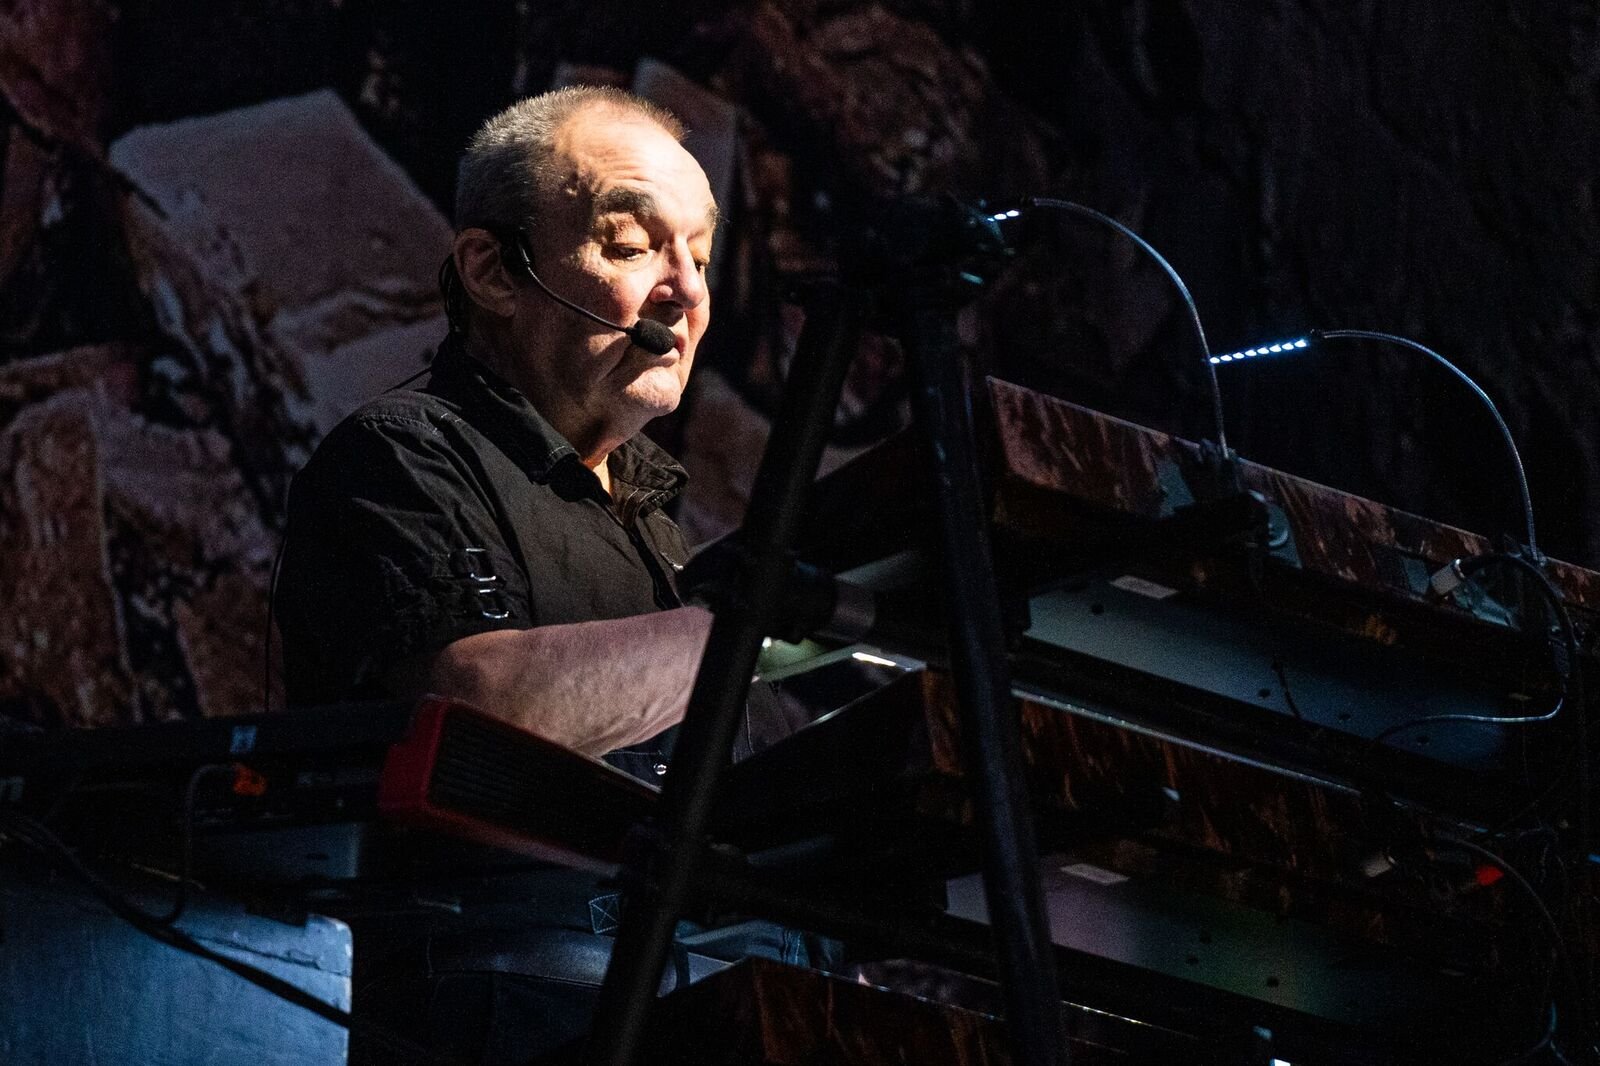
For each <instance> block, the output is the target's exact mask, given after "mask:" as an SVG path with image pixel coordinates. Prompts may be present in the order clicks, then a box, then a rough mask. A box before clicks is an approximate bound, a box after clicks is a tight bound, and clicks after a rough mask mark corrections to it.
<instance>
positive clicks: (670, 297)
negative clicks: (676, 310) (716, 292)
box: [650, 247, 709, 311]
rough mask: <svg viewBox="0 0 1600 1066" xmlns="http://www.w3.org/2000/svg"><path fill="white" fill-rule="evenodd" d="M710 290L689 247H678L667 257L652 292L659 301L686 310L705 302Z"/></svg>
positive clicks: (652, 297)
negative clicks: (659, 278)
mask: <svg viewBox="0 0 1600 1066" xmlns="http://www.w3.org/2000/svg"><path fill="white" fill-rule="evenodd" d="M708 295H709V291H708V289H707V288H706V276H705V274H704V273H703V272H702V271H701V270H700V266H699V264H698V263H696V262H695V258H694V255H693V254H691V253H690V252H689V250H688V249H687V248H681V247H680V248H676V249H674V250H673V251H672V252H671V254H670V255H668V256H667V257H666V267H665V269H664V270H663V272H662V277H661V280H660V281H658V282H657V283H656V287H655V289H654V290H652V291H651V293H650V298H651V299H652V300H654V301H655V302H657V303H675V304H677V305H678V306H680V307H682V308H683V309H684V310H685V311H689V310H693V309H694V308H696V307H699V306H700V305H701V304H702V303H704V302H705V300H706V297H707V296H708Z"/></svg>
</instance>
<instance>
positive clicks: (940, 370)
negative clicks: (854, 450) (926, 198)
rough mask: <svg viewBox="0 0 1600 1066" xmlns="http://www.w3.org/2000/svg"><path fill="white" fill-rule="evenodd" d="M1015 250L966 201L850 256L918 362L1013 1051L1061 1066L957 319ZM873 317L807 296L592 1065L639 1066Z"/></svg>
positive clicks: (932, 209) (897, 212)
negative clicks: (862, 331)
mask: <svg viewBox="0 0 1600 1066" xmlns="http://www.w3.org/2000/svg"><path fill="white" fill-rule="evenodd" d="M1003 250H1004V245H1003V242H1002V241H1001V240H1000V235H999V231H998V229H997V228H996V227H995V225H994V223H993V222H992V221H990V220H988V219H986V218H985V217H984V216H982V215H979V214H978V213H977V212H975V211H973V210H972V209H970V208H964V207H962V206H961V205H959V204H956V203H954V202H945V203H940V204H928V203H922V204H902V205H900V206H898V207H897V208H896V209H894V210H892V211H890V212H886V213H885V214H884V216H883V222H882V225H881V227H879V228H877V229H876V230H875V231H874V232H870V233H869V234H868V236H867V238H866V241H865V244H864V247H863V248H861V249H860V250H859V251H858V252H857V253H856V254H853V255H851V256H849V257H847V261H852V262H861V263H864V264H866V266H865V273H866V283H867V284H866V286H865V288H867V289H868V290H874V289H881V290H883V291H885V292H893V293H895V294H897V298H896V299H894V300H892V301H888V306H887V307H886V310H888V311H889V313H890V315H891V319H892V324H893V325H894V327H895V328H896V329H897V331H898V332H899V333H900V335H901V339H902V342H903V343H904V345H905V348H906V350H907V354H908V356H909V357H910V362H911V365H912V372H913V381H914V389H913V395H914V401H913V406H914V410H915V413H916V421H917V423H918V426H919V428H920V431H921V434H922V437H923V441H924V449H923V451H924V456H925V458H926V460H927V464H928V472H929V475H930V478H931V488H932V492H933V495H934V498H935V503H936V506H937V510H938V530H937V536H936V537H935V538H934V539H935V541H936V544H937V549H938V558H939V561H940V563H941V569H942V572H943V575H944V580H945V599H946V603H945V607H946V615H947V618H948V619H949V633H950V637H949V639H950V648H951V658H950V661H951V670H952V673H953V674H954V677H955V682H956V689H957V693H958V695H959V705H960V710H959V713H960V720H961V729H962V737H963V742H964V744H965V752H964V755H965V758H966V760H967V763H968V766H969V767H970V769H971V773H970V775H969V776H970V778H971V780H973V781H974V782H975V784H974V793H975V794H974V797H973V799H974V806H975V808H976V811H977V819H978V826H979V830H980V833H981V836H982V840H983V865H984V888H985V893H986V895H987V897H988V903H989V914H990V922H991V926H992V930H993V937H994V943H995V948H996V955H997V961H998V964H999V965H998V968H999V971H1000V974H1001V987H1002V992H1003V996H1004V1002H1005V1008H1006V1019H1007V1027H1006V1028H1007V1035H1008V1037H1009V1040H1010V1043H1011V1046H1012V1051H1013V1061H1014V1062H1016V1063H1018V1064H1019V1066H1056V1064H1058V1063H1059V1064H1061V1066H1065V1064H1066V1062H1067V1055H1068V1050H1067V1043H1066V1039H1065V1033H1064V1030H1063V1026H1062V1014H1061V1001H1060V995H1059V992H1058V988H1057V982H1056V975H1055V963H1054V957H1053V946H1052V944H1051V941H1050V937H1049V929H1048V925H1047V922H1046V920H1045V912H1044V902H1043V895H1042V893H1041V890H1040V883H1039V857H1038V852H1037V846H1036V844H1035V838H1034V834H1033V825H1032V814H1031V811H1030V809H1029V807H1028V805H1027V802H1026V797H1025V795H1024V792H1023V784H1022V773H1021V770H1022V757H1021V741H1020V736H1019V732H1020V721H1019V717H1018V712H1017V710H1016V706H1015V704H1014V702H1013V701H1012V698H1011V684H1010V675H1009V669H1008V664H1007V659H1006V640H1005V629H1004V625H1003V623H1002V614H1001V607H1000V598H999V593H998V591H997V589H996V587H995V580H994V566H993V559H992V554H991V552H990V547H989V538H988V527H987V522H986V520H985V515H984V508H983V506H982V497H981V490H980V484H981V482H980V473H979V468H978V456H977V448H976V446H975V444H974V441H973V429H972V413H971V409H970V392H969V390H968V389H967V388H966V381H965V378H964V374H963V367H962V363H961V361H960V359H959V351H958V345H957V342H956V315H957V313H958V312H959V310H960V307H961V306H962V304H963V303H965V302H966V300H967V299H969V298H970V297H971V295H972V294H973V291H974V290H975V288H976V287H977V286H979V285H981V284H982V279H981V277H980V276H979V275H978V274H977V273H976V271H977V270H979V269H983V268H984V267H986V266H987V265H988V263H989V262H990V261H991V260H993V259H996V258H998V256H999V255H1000V254H1001V253H1002V252H1003ZM860 311H861V299H860V297H859V296H856V295H854V294H846V293H845V291H844V289H843V287H842V286H841V285H839V284H838V283H831V284H829V285H827V286H824V287H821V288H819V289H817V290H814V291H813V292H812V293H811V296H810V299H808V300H807V306H806V312H807V313H806V324H805V327H804V329H803V330H802V332H801V336H800V345H799V350H798V351H797V353H796V357H795V362H794V369H793V371H792V374H791V380H790V382H789V387H788V388H787V389H785V391H784V399H783V406H782V408H781V409H780V411H779V414H778V418H777V420H776V422H775V423H774V425H773V429H772V434H771V436H770V437H769V439H768V442H767V448H766V451H765V453H764V454H763V456H762V460H761V467H760V470H759V472H758V473H757V476H756V482H755V486H754V488H753V490H752V492H751V497H750V507H749V510H748V512H747V513H746V518H745V523H744V527H743V533H742V537H741V540H742V551H743V554H744V558H743V560H742V563H743V568H742V569H743V572H742V574H740V575H739V578H740V579H738V580H735V581H734V582H733V586H732V589H731V594H730V595H729V596H727V597H726V601H725V604H724V605H723V606H721V607H719V609H718V610H717V612H716V617H715V621H714V622H713V624H712V629H711V636H710V639H709V641H708V643H707V645H706V652H705V656H704V659H703V660H702V662H701V665H700V672H699V674H698V675H697V676H696V678H695V684H694V690H693V692H692V694H691V695H690V699H689V709H688V712H687V713H686V715H685V717H684V721H683V725H682V727H681V732H680V734H679V737H678V742H677V746H676V751H675V754H674V759H673V770H672V772H671V773H670V774H668V775H667V779H666V782H665V784H664V787H663V789H662V796H661V805H660V814H659V815H658V817H657V819H655V820H654V821H652V822H651V823H649V824H647V825H646V826H644V827H642V828H641V829H640V830H637V831H636V832H635V833H634V834H633V836H632V839H631V840H630V848H629V854H628V857H627V862H626V866H625V869H624V882H623V892H624V900H625V906H624V908H623V912H622V920H621V923H620V926H619V928H618V933H617V941H616V946H615V948H614V949H613V951H612V956H611V964H610V966H609V967H608V968H607V970H606V977H605V981H604V983H603V984H602V986H601V989H600V997H599V1001H598V1004H597V1007H596V1012H595V1017H594V1022H593V1027H592V1029H591V1031H590V1038H589V1044H588V1048H587V1054H586V1061H587V1062H589V1063H591V1064H597V1066H599V1064H603V1066H632V1063H633V1062H634V1061H635V1059H636V1057H637V1053H638V1050H639V1046H640V1043H641V1041H642V1039H643V1035H644V1025H645V1022H646V1019H647V1017H648V1015H649V1011H650V1008H651V1006H652V1005H653V1003H654V1000H655V996H656V990H657V988H658V987H659V982H660V977H661V973H662V969H663V967H664V966H665V963H666V959H667V955H668V952H669V950H670V948H671V939H672V933H673V930H674V928H675V926H676V924H677V920H678V917H679V915H680V914H681V913H682V912H683V909H684V904H685V901H686V900H687V899H688V898H689V895H690V888H691V884H692V882H693V878H694V874H695V870H696V867H697V866H698V865H699V864H700V862H701V860H702V858H703V852H704V850H705V846H706V833H707V829H708V826H709V824H710V816H711V808H712V803H713V801H714V799H715V796H716V792H717V787H718V784H719V782H720V780H721V776H722V773H723V771H724V770H725V769H726V767H727V766H728V764H729V762H730V761H731V753H732V750H733V739H734V735H735V733H736V731H737V725H738V719H739V714H740V709H741V707H742V705H743V702H744V699H745V698H746V696H747V693H748V691H749V685H750V680H751V677H752V676H753V674H754V672H755V663H756V658H757V655H758V654H759V651H760V645H761V640H762V638H763V637H764V636H767V635H768V634H769V632H773V631H776V630H775V629H774V625H776V624H778V619H777V613H778V612H779V611H780V610H781V608H782V604H783V601H784V592H785V591H786V587H787V584H788V581H789V575H790V573H791V571H792V568H793V564H792V559H791V557H790V550H791V547H792V545H793V544H794V541H795V539H796V534H797V533H798V531H799V528H798V527H799V517H800V510H801V507H802V506H803V504H804V502H805V498H806V494H807V492H808V490H809V489H810V486H811V483H812V481H813V480H814V479H815V476H816V471H817V466H818V463H819V461H820V459H821V455H822V448H823V445H824V443H825V442H826V439H827V435H828V431H829V428H830V427H831V426H832V423H833V414H834V411H835V409H836V408H837V406H838V399H839V394H840V392H841V391H842V388H843V383H844V375H845V372H846V370H847V369H848V367H849V364H850V362H851V360H852V358H853V356H854V354H855V343H854V341H855V337H856V332H857V323H858V319H859V315H860Z"/></svg>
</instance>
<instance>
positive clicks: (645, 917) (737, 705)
mask: <svg viewBox="0 0 1600 1066" xmlns="http://www.w3.org/2000/svg"><path fill="white" fill-rule="evenodd" d="M805 304H806V320H805V326H804V327H803V329H802V330H801V334H800V343H799V347H798V349H797V351H796V353H795V359H794V364H793V369H792V370H791V374H790V381H789V387H788V388H787V389H785V390H784V395H783V404H782V407H781V408H780V409H779V412H778V417H777V420H776V421H775V422H774V424H773V427H772V434H771V436H770V437H769V439H768V443H767V448H766V451H765V452H764V453H763V455H762V458H761V467H760V469H759V470H758V472H757V474H756V480H755V485H754V487H753V489H752V490H751V495H750V506H749V509H748V510H747V511H746V514H745V522H744V527H743V530H744V532H743V537H742V539H743V544H744V549H745V553H746V554H745V557H744V560H743V563H744V565H743V567H742V573H741V575H740V578H741V580H738V581H736V582H735V583H734V589H733V594H732V595H731V596H729V597H728V600H727V602H726V603H725V604H724V605H722V606H721V607H719V609H718V610H717V612H716V616H715V618H714V620H713V622H712V626H711V635H710V637H709V639H708V640H707V642H706V650H705V655H704V657H703V658H702V659H701V662H700V671H699V673H698V674H696V676H695V682H694V689H693V691H692V692H691V694H690V696H689V708H688V711H687V712H686V714H685V715H684V719H683V724H682V726H681V727H680V730H679V734H678V739H677V743H676V745H675V746H674V750H673V760H672V764H673V765H672V772H671V773H670V774H668V775H667V778H666V781H665V782H664V783H663V787H662V790H661V804H660V807H659V814H658V815H657V816H656V818H655V819H653V820H652V821H651V822H650V823H647V824H646V825H645V826H643V827H641V828H640V829H638V830H636V831H635V833H634V834H633V835H632V836H631V839H630V841H629V842H628V845H627V851H628V855H627V862H626V865H625V868H624V871H623V876H624V880H623V885H622V888H623V896H624V901H625V906H624V908H623V911H622V919H621V923H620V925H619V926H618V930H617V939H616V945H615V947H614V948H613V949H612V953H611V963H610V965H609V966H608V967H607V969H606V976H605V981H604V982H603V983H602V985H601V987H600V997H599V1000H598V1003H597V1005H596V1008H595V1016H594V1022H593V1026H592V1028H591V1030H590V1037H589V1044H588V1049H587V1052H586V1061H588V1062H590V1063H594V1064H605V1066H631V1064H632V1063H633V1062H634V1061H635V1060H636V1058H637V1056H638V1051H639V1045H640V1042H641V1040H642V1038H643V1036H644V1025H645V1021H646V1020H647V1018H648V1016H649V1012H650V1008H651V1006H652V1005H653V1004H654V1002H655V998H656V990H657V988H658V987H659V985H660V980H661V973H662V969H663V967H664V966H665V964H666V960H667V955H668V952H669V951H670V949H671V946H672V933H673V930H674V928H675V927H676V926H677V922H678V917H679V915H681V914H682V913H683V911H684V904H685V901H686V900H687V898H688V896H689V890H690V886H691V883H692V881H693V879H694V875H695V870H696V867H697V866H698V865H699V863H700V861H701V858H702V852H703V850H704V848H705V839H706V831H707V828H708V826H709V824H710V819H711V809H712V804H713V801H714V800H715V797H716V794H717V788H718V785H719V784H720V783H721V780H722V774H723V772H724V771H725V770H726V769H727V767H728V765H729V764H730V763H731V762H732V752H733V740H734V736H735V734H736V733H737V731H738V724H739V720H740V718H741V716H742V713H743V709H744V703H745V700H746V698H747V697H748V695H749V691H750V682H751V679H752V678H753V677H754V675H755V667H756V658H757V656H758V655H759V654H760V651H761V641H762V638H763V637H765V636H767V635H768V632H769V629H770V621H771V619H770V617H769V616H770V615H772V614H773V613H774V610H775V608H776V607H777V605H779V604H780V603H781V602H782V600H783V593H784V591H785V589H786V587H787V585H788V582H789V575H790V572H791V570H792V569H793V563H792V559H791V557H790V548H791V546H792V545H793V544H794V541H795V538H796V534H797V533H798V531H799V525H800V515H801V510H802V508H803V507H804V504H805V500H806V496H807V494H808V493H809V491H810V489H811V484H812V482H813V481H814V480H815V479H816V473H817V467H818V465H819V464H820V462H821V459H822V449H823V446H824V445H825V444H826V443H827V439H828V433H829V430H830V429H831V428H832V426H833V415H834V410H835V408H837V407H838V404H839V394H840V393H841V392H842V391H843V388H844V377H845V372H846V371H847V370H848V369H849V367H850V362H851V360H852V359H853V358H854V356H855V349H856V336H857V331H858V327H857V322H858V320H859V317H860V315H859V298H858V297H856V296H855V295H853V294H847V293H846V292H845V291H844V289H843V287H842V286H841V285H840V284H839V283H838V282H828V283H824V284H821V285H819V286H817V287H815V288H814V289H812V290H811V292H810V293H808V297H807V299H806V301H805Z"/></svg>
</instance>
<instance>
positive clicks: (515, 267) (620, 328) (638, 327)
mask: <svg viewBox="0 0 1600 1066" xmlns="http://www.w3.org/2000/svg"><path fill="white" fill-rule="evenodd" d="M490 232H492V233H494V236H495V238H496V239H497V240H499V242H500V251H501V254H502V260H503V261H504V262H505V264H506V267H507V268H508V269H510V270H511V271H512V272H514V273H518V274H526V275H527V276H528V278H529V279H530V280H531V281H532V282H533V283H534V284H535V285H537V286H539V288H540V289H541V290H542V291H543V292H544V294H545V295H546V296H548V297H550V299H552V300H554V301H555V302H556V303H558V304H560V305H561V306H562V307H565V308H567V309H569V310H572V311H576V312H577V313H578V314H580V315H582V316H583V317H584V318H587V319H589V320H590V321H592V322H598V323H599V324H600V325H602V326H605V327H606V328H607V329H614V330H616V331H617V332H618V333H624V334H627V337H628V339H629V340H631V341H632V342H633V343H634V344H635V345H637V346H638V347H639V348H640V349H642V350H643V351H647V352H649V353H650V354H651V355H666V354H667V353H668V352H670V351H672V349H673V348H674V347H676V346H677V341H678V339H677V338H676V337H674V336H673V335H672V330H671V329H669V328H668V327H666V326H665V325H663V324H661V323H660V322H657V321H656V320H655V319H653V318H641V319H640V320H639V321H637V322H635V323H634V324H633V325H631V326H624V325H621V324H619V323H616V322H612V321H611V320H609V319H605V318H601V317H600V316H599V315H597V314H595V313H594V312H593V311H590V310H588V309H587V308H583V307H579V306H578V305H577V304H575V303H573V302H572V301H571V300H569V299H567V298H566V297H565V296H562V295H560V294H558V293H557V292H555V291H554V290H553V289H551V288H550V286H548V285H546V284H545V283H544V282H543V281H540V280H539V275H538V274H535V273H534V272H533V257H532V256H531V255H529V254H528V245H527V243H526V241H525V240H524V239H523V235H522V231H521V230H516V231H513V232H511V233H506V232H497V231H493V230H491V231H490ZM513 246H514V247H515V248H516V250H517V258H518V259H520V260H521V261H520V262H514V261H513V260H512V259H511V257H510V256H509V255H507V254H506V252H507V251H508V249H509V248H510V247H513Z"/></svg>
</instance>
